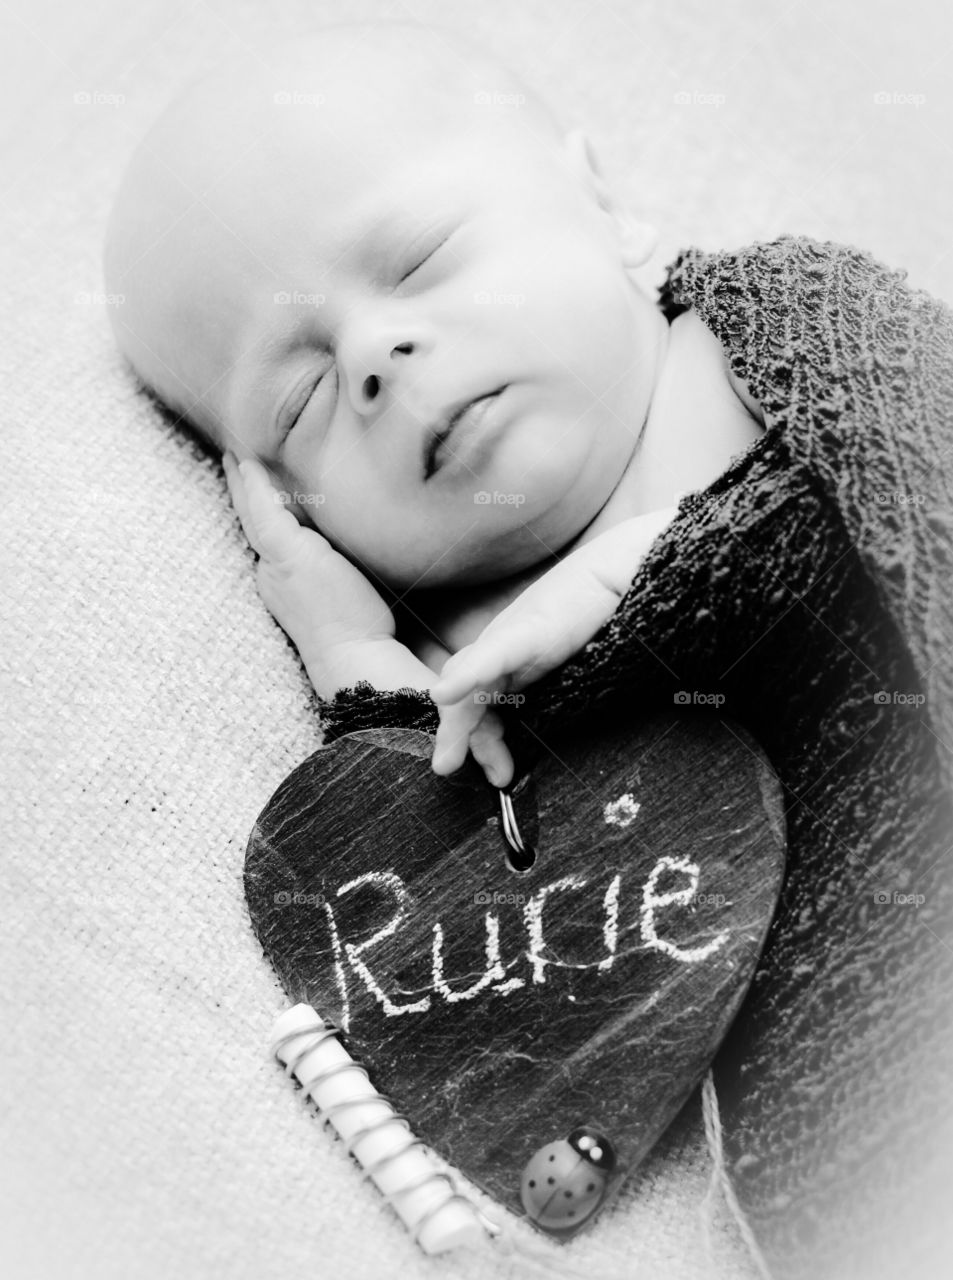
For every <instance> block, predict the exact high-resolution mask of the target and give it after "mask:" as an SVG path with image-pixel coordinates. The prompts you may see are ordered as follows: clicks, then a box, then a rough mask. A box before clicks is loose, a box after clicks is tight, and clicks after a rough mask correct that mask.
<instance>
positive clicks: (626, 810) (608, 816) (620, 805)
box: [602, 791, 642, 827]
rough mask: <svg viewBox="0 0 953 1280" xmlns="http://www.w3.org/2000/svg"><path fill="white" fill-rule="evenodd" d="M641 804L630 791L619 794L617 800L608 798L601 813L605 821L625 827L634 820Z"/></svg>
mask: <svg viewBox="0 0 953 1280" xmlns="http://www.w3.org/2000/svg"><path fill="white" fill-rule="evenodd" d="M641 808H642V805H641V804H640V803H639V801H638V800H636V798H635V796H634V795H633V794H632V792H631V791H627V792H626V793H625V795H623V796H619V798H618V800H610V801H609V803H608V804H607V805H606V807H605V808H604V809H603V811H602V814H603V817H604V818H605V820H606V822H608V823H609V824H610V825H611V826H615V827H627V826H628V825H629V823H630V822H634V821H635V818H636V817H637V816H638V812H639V810H640V809H641Z"/></svg>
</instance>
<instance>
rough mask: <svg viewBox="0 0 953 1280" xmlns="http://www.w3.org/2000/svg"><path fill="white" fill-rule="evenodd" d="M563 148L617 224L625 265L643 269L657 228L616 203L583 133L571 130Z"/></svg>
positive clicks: (593, 193) (651, 250)
mask: <svg viewBox="0 0 953 1280" xmlns="http://www.w3.org/2000/svg"><path fill="white" fill-rule="evenodd" d="M563 146H564V148H565V152H566V159H567V161H568V163H569V167H570V169H571V170H572V172H573V173H574V174H575V175H576V177H577V178H578V179H579V181H580V182H581V183H582V184H583V186H584V187H585V188H586V190H588V191H589V192H591V194H592V195H593V196H594V197H595V199H596V202H597V203H598V205H599V208H600V209H603V210H605V212H606V213H607V214H608V215H609V217H610V218H611V219H612V220H613V221H614V222H615V224H616V227H617V229H618V232H619V242H620V249H621V258H622V264H623V266H626V267H641V266H643V265H644V264H645V263H646V262H648V260H649V258H651V256H652V254H653V253H654V252H655V246H656V244H657V243H658V232H657V231H656V229H655V227H653V226H652V225H651V223H648V222H642V221H640V220H639V219H638V218H636V217H635V216H634V215H633V214H632V213H630V212H629V210H628V209H626V208H624V207H623V206H622V205H620V204H619V202H618V201H617V200H616V198H615V195H614V194H613V192H612V189H611V188H610V186H609V184H608V183H607V182H606V179H605V176H604V174H603V172H602V167H601V165H600V164H599V160H598V158H597V156H596V153H595V150H594V149H593V146H592V143H591V142H590V141H589V138H588V137H587V135H586V133H585V132H584V130H582V129H571V130H570V131H569V133H567V134H566V136H565V138H564V139H563Z"/></svg>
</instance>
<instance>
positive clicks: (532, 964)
mask: <svg viewBox="0 0 953 1280" xmlns="http://www.w3.org/2000/svg"><path fill="white" fill-rule="evenodd" d="M664 875H668V876H673V875H677V876H684V877H686V880H687V882H686V883H685V884H684V885H683V886H682V887H680V888H674V889H668V890H666V891H664V892H662V891H661V890H660V880H661V878H662V877H663V876H664ZM699 876H700V869H699V867H698V866H697V865H696V864H695V863H694V862H691V861H690V860H689V859H688V858H670V857H663V858H660V859H659V861H658V862H657V863H656V865H655V866H654V867H653V869H652V871H651V873H650V874H649V876H648V879H647V880H646V881H645V884H644V885H643V887H642V895H641V904H640V908H639V916H638V921H639V923H638V929H639V933H640V936H641V940H642V944H643V945H644V946H645V947H646V948H647V949H650V950H656V951H661V952H664V953H665V954H666V955H668V956H670V957H671V958H672V959H673V960H676V961H678V962H679V963H680V964H698V963H699V962H700V961H702V960H707V959H708V958H709V957H710V956H712V955H713V954H714V953H715V952H716V951H718V950H719V948H721V947H722V946H724V944H725V942H727V940H728V937H729V934H728V931H727V930H722V931H721V932H720V933H718V934H716V935H715V937H713V938H711V939H710V940H709V941H708V942H706V943H704V944H703V945H702V946H697V947H680V946H679V945H678V944H677V943H675V942H673V941H672V940H670V939H669V938H665V937H662V936H660V934H659V923H658V913H659V912H660V911H662V910H663V909H664V908H666V907H672V906H687V905H689V904H690V903H692V902H693V901H695V900H696V899H697V893H696V890H697V888H698V880H699ZM588 884H589V881H587V880H586V879H585V878H584V877H582V876H580V875H569V876H563V877H562V878H561V879H559V880H555V881H553V882H552V883H551V884H548V885H544V886H543V887H542V888H540V889H538V890H537V891H536V893H534V894H533V895H532V897H531V898H530V899H529V901H528V902H526V904H525V905H524V907H523V911H522V916H523V927H524V929H525V932H526V947H525V949H524V950H523V951H521V952H520V953H519V955H520V956H521V957H522V958H523V959H524V960H525V961H526V962H527V964H528V966H529V976H530V979H531V981H532V982H533V983H535V984H543V983H545V982H546V973H547V969H548V968H549V967H550V966H555V967H557V968H559V969H576V970H587V969H594V970H596V971H597V972H599V973H605V972H607V971H608V970H610V969H611V968H612V967H613V965H614V963H615V960H616V953H617V947H618V941H619V903H620V896H621V891H622V872H618V873H617V874H616V875H615V876H613V878H612V880H611V881H610V883H609V885H608V887H607V889H606V890H605V893H604V895H603V898H602V918H603V923H602V945H603V949H604V954H603V955H602V956H600V958H599V959H598V960H592V961H586V962H576V963H572V962H569V961H567V960H564V959H557V958H556V957H554V956H552V955H550V954H547V947H546V940H545V936H544V928H543V916H544V910H552V909H554V906H553V905H552V904H550V900H551V899H553V898H555V897H557V896H562V895H576V894H579V893H580V892H581V891H582V890H584V889H586V887H587V886H588ZM362 887H364V888H366V887H370V888H372V889H374V890H377V891H378V892H379V893H382V894H384V895H386V896H387V897H388V898H390V899H391V900H392V901H393V904H394V908H395V910H394V913H393V915H391V917H390V919H388V920H387V922H386V924H384V925H382V926H381V927H380V928H379V929H377V930H376V931H375V932H374V933H372V934H371V935H370V936H369V937H367V938H364V939H363V940H362V941H360V942H350V941H345V942H343V944H342V940H341V933H340V929H339V926H338V922H337V919H336V917H335V912H334V908H333V906H332V904H331V895H330V894H327V893H326V894H324V895H323V898H322V902H321V907H322V909H323V910H324V912H325V915H326V916H327V919H328V925H329V930H330V937H331V949H332V953H333V956H334V971H335V979H336V982H337V986H338V989H339V991H340V993H341V1003H342V1009H343V1017H342V1025H343V1028H344V1030H345V1031H346V1030H348V1026H349V1022H350V1016H351V1005H350V999H349V992H348V983H347V973H346V969H349V970H350V972H351V974H352V975H353V977H354V978H356V979H357V980H358V981H359V982H360V983H361V985H362V986H363V987H364V988H365V990H366V991H367V992H368V993H369V994H370V995H371V996H372V997H373V998H374V1000H375V1001H376V1002H377V1003H378V1004H379V1005H380V1006H381V1009H382V1011H383V1013H384V1015H385V1016H386V1017H388V1018H393V1017H398V1016H400V1015H402V1014H407V1013H425V1012H426V1011H427V1010H428V1009H429V1008H430V1007H431V1001H432V998H434V997H438V998H440V999H441V1000H444V1001H446V1002H447V1003H448V1004H456V1003H458V1002H460V1001H466V1000H474V999H476V998H477V997H478V996H480V995H482V994H484V993H491V994H496V995H505V994H506V993H507V992H510V991H515V990H518V989H519V988H520V987H522V986H524V985H525V982H526V980H525V979H524V978H520V977H516V976H509V977H508V976H507V968H506V965H505V964H504V962H503V958H502V953H501V948H500V919H499V916H498V915H495V914H494V913H493V912H491V911H487V912H486V914H485V916H484V930H485V944H484V956H485V963H484V968H483V972H482V974H480V976H479V977H478V978H477V979H476V981H475V982H471V983H470V985H468V986H454V985H453V984H452V983H451V982H450V981H449V980H448V978H447V975H446V973H445V962H444V945H445V940H444V928H443V925H442V923H441V922H440V921H436V922H435V923H434V925H433V929H432V938H433V945H432V952H431V954H432V965H431V974H430V993H429V994H427V995H424V996H422V997H421V998H420V999H417V1000H411V1001H408V1002H405V1003H398V1002H397V1001H396V999H395V998H394V997H393V994H389V993H388V992H387V991H386V990H385V982H384V980H382V979H379V978H378V977H377V976H376V975H375V973H374V971H373V970H372V968H371V966H370V963H369V960H368V953H369V952H372V951H373V950H374V948H375V947H378V946H379V945H380V944H381V943H383V942H385V941H386V939H388V938H392V937H393V936H394V935H395V934H396V933H397V931H398V930H399V929H400V928H401V926H402V925H404V924H405V923H406V922H407V920H408V919H409V918H410V913H411V911H412V909H413V908H414V907H415V905H417V904H415V902H414V900H413V898H412V896H411V894H410V892H409V890H408V889H407V886H406V885H405V884H404V882H403V880H402V879H401V878H400V876H398V875H396V874H395V873H394V872H392V871H368V872H366V873H365V874H364V875H362V876H357V877H355V878H354V879H353V880H348V881H347V883H345V884H342V885H341V886H340V887H339V888H338V890H337V893H336V895H335V896H336V897H337V898H343V897H345V896H346V895H348V894H350V893H353V892H354V891H355V890H357V889H359V888H362ZM547 904H549V905H547Z"/></svg>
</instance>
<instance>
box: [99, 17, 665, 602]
mask: <svg viewBox="0 0 953 1280" xmlns="http://www.w3.org/2000/svg"><path fill="white" fill-rule="evenodd" d="M651 247H652V246H651V237H650V233H649V231H648V229H647V228H644V227H642V226H641V225H640V224H638V223H636V222H635V221H634V220H633V219H631V218H628V217H627V216H625V215H624V214H622V213H621V212H620V211H619V210H618V209H617V208H616V206H615V204H614V202H613V200H612V199H611V197H610V195H609V193H608V191H607V189H606V187H605V184H604V182H603V180H602V178H601V177H600V175H599V173H598V171H597V170H596V169H595V168H594V165H593V161H592V157H591V153H590V151H589V147H588V144H587V142H586V140H585V138H584V136H583V135H582V134H581V133H579V132H577V131H574V132H570V133H568V134H566V133H563V132H562V131H561V130H560V129H559V127H558V126H557V124H556V122H555V121H554V120H553V118H552V117H551V115H550V114H549V112H548V111H547V110H546V108H545V107H544V106H543V105H542V104H541V103H540V102H539V101H538V100H537V99H536V97H535V96H534V95H533V93H532V92H531V91H530V90H529V89H528V88H527V87H526V86H525V85H523V84H522V83H521V82H520V81H519V80H518V79H517V77H515V76H514V75H513V74H512V73H510V72H508V71H506V70H505V69H503V68H501V67H500V66H499V65H498V64H497V63H496V62H495V61H494V60H493V59H492V57H490V56H489V55H488V54H486V53H484V52H483V51H480V50H477V49H474V48H473V47H472V46H470V45H468V44H465V43H464V42H462V41H461V40H460V39H459V38H457V37H455V36H452V35H450V34H448V33H446V32H435V31H433V30H431V29H429V28H419V27H416V26H412V25H402V24H383V25H379V26H371V27H369V26H351V25H348V26H341V27H334V28H328V29H325V30H323V31H317V32H314V33H312V34H311V35H309V36H307V37H306V38H301V39H296V40H295V41H294V42H286V43H284V44H279V45H276V46H274V47H272V48H269V49H265V50H262V51H261V56H259V57H255V58H249V59H247V60H244V61H242V62H232V63H229V64H226V65H225V66H223V67H222V68H220V69H219V70H218V71H216V72H214V73H213V74H211V75H210V76H207V77H205V78H203V79H202V80H201V81H199V82H197V83H196V84H193V85H192V86H190V87H189V88H188V89H187V90H186V91H185V92H184V93H183V94H181V95H180V96H179V97H178V98H177V99H176V100H175V101H174V102H173V103H172V105H171V106H170V107H169V108H168V109H167V110H166V112H165V113H164V114H163V115H162V117H161V118H160V119H159V120H158V121H157V123H156V124H155V125H154V126H153V128H152V129H151V131H150V132H149V133H148V134H147V136H146V137H145V139H144V140H143V142H142V143H141V144H140V146H139V148H138V150H137V152H136V154H135V155H134V157H133V159H132V162H131V163H130V166H129V168H128V170H127V173H126V175H125V177H124V180H123V183H122V186H121V188H120V192H119V195H118V198H117V201H116V205H115V208H114V210H113V214H112V218H111V220H110V225H109V230H108V234H107V243H106V251H105V273H106V277H107V287H108V288H109V289H110V290H113V289H115V290H117V291H120V292H122V293H123V294H124V295H125V297H126V305H125V306H124V307H123V308H122V314H121V315H118V314H117V315H116V316H115V317H114V318H113V324H114V328H115V332H116V337H117V340H118V342H119V345H120V347H121V348H122V350H123V351H124V352H125V353H126V355H127V356H128V358H129V359H130V361H131V363H132V364H133V366H134V367H135V369H136V371H137V372H138V374H139V376H140V377H141V378H142V380H143V381H144V382H145V383H146V385H147V386H149V387H150V388H151V389H152V390H153V391H154V392H155V393H156V394H157V395H158V396H159V397H160V398H161V399H162V400H163V401H165V402H166V403H167V404H168V405H170V407H172V408H173V409H174V410H175V411H176V412H177V413H179V414H181V415H182V416H183V417H185V418H186V419H187V420H188V421H189V422H190V423H191V424H192V425H193V426H194V427H195V428H197V429H198V430H199V431H200V432H201V433H202V434H203V435H205V436H206V437H207V438H208V439H209V440H210V441H211V442H212V443H213V444H214V445H215V446H216V447H217V448H219V449H222V450H224V449H231V450H232V452H234V453H235V455H236V456H237V457H238V458H239V459H241V458H242V457H247V456H249V455H254V456H256V457H258V458H259V459H260V460H261V461H262V462H264V463H265V465H266V466H267V467H268V468H269V469H270V471H271V473H272V475H273V477H274V479H275V481H276V483H277V484H278V485H279V487H281V488H283V489H286V490H288V491H290V492H291V493H292V494H297V495H298V498H297V511H298V514H299V517H300V518H303V519H305V520H309V521H311V522H312V523H313V524H314V525H315V527H316V528H318V529H319V530H320V532H321V533H323V534H324V535H325V536H326V537H327V538H329V539H330V540H331V541H332V542H333V543H334V545H335V546H337V547H338V549H339V550H341V551H342V552H343V553H344V554H345V555H347V556H348V558H349V559H351V560H352V561H354V562H355V563H357V564H358V565H360V566H362V567H364V568H365V569H366V570H369V571H370V572H371V573H373V574H374V575H376V576H377V577H379V578H380V579H382V580H383V581H384V582H386V583H388V584H389V585H392V586H393V587H395V588H398V589H409V588H410V587H413V586H418V587H424V586H438V585H443V584H447V583H477V582H483V581H488V580H490V579H496V578H503V577H506V576H508V575H509V574H511V573H515V572H517V571H518V570H520V569H523V568H525V567H527V566H529V565H531V564H536V563H538V562H540V561H541V560H544V559H545V558H546V557H548V556H549V555H551V554H553V553H554V552H556V551H558V550H559V549H560V548H561V547H562V546H565V545H566V544H567V543H568V542H569V541H571V539H572V538H574V537H575V536H576V535H577V534H578V533H579V532H580V531H581V530H582V529H583V528H584V527H585V526H586V525H587V524H589V523H590V521H591V520H592V519H593V518H594V517H595V515H596V514H597V512H598V511H599V509H600V508H601V507H602V506H603V505H604V503H605V502H606V500H607V499H608V497H609V495H610V493H611V492H612V490H613V488H614V487H615V485H616V484H617V483H618V481H619V479H620V477H621V475H622V473H623V471H624V470H625V467H626V465H627V463H628V462H629V460H630V458H631V456H632V453H633V450H634V448H635V444H636V441H637V438H638V433H639V430H640V428H641V426H642V422H643V419H644V415H645V412H646V410H647V407H648V403H649V399H650V395H651V388H652V383H653V378H654V372H655V366H656V359H657V352H658V349H659V342H660V326H662V325H663V324H664V322H663V321H662V319H661V315H660V313H659V312H658V311H657V309H656V308H655V307H654V305H653V304H652V303H651V302H650V301H649V300H648V299H647V298H646V297H645V295H644V294H643V293H642V292H641V291H640V290H639V289H638V288H637V287H636V286H635V285H634V283H633V282H632V279H631V276H630V271H631V269H632V268H634V267H636V266H639V265H641V263H642V262H644V261H645V260H646V258H647V257H648V254H649V253H650V251H651ZM491 393H498V394H496V395H495V396H494V398H493V399H490V400H487V401H486V402H485V403H484V404H481V405H477V406H475V407H474V409H473V410H472V411H470V412H468V413H466V414H464V415H463V416H462V417H461V418H460V420H459V422H458V423H454V428H455V429H454V431H453V434H452V435H451V436H450V437H449V439H448V440H447V441H446V443H444V444H441V445H439V447H438V449H437V450H436V453H434V448H433V445H434V440H435V435H436V433H441V432H444V431H445V430H446V428H447V426H448V425H449V423H450V420H451V418H452V415H454V413H455V411H457V410H458V409H460V408H461V407H462V406H463V405H466V404H467V403H469V402H470V401H473V400H474V399H476V398H480V397H485V396H489V395H490V394H491Z"/></svg>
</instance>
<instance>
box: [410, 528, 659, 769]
mask: <svg viewBox="0 0 953 1280" xmlns="http://www.w3.org/2000/svg"><path fill="white" fill-rule="evenodd" d="M677 512H678V508H677V507H665V508H663V509H661V510H659V511H652V512H650V513H648V514H647V515H643V516H636V517H634V518H633V519H631V520H623V521H622V522H621V523H620V524H617V525H615V526H614V527H613V528H611V529H607V530H606V532H605V533H602V534H600V535H599V536H598V537H597V538H593V540H592V541H591V542H587V543H585V544H584V545H583V546H581V547H579V548H577V550H575V551H573V552H570V554H569V555H568V556H566V558H565V559H564V560H561V561H560V562H559V563H558V564H557V565H555V566H554V568H552V569H550V570H549V571H548V572H547V573H545V574H543V576H542V577H541V578H538V579H537V580H536V581H535V582H534V583H532V584H531V585H530V586H529V587H527V588H526V590H525V591H524V592H523V593H522V594H521V595H520V596H518V597H517V599H516V600H514V601H513V602H512V604H509V605H507V607H506V608H505V609H503V610H502V612H500V613H499V614H497V616H496V617H495V618H494V619H493V620H492V622H490V623H489V624H488V625H487V626H486V627H485V628H484V630H483V631H482V632H481V634H480V636H479V637H478V638H477V639H476V640H475V641H474V643H473V644H470V645H467V646H465V647H464V648H463V649H460V650H459V651H458V652H457V653H455V654H454V655H453V657H452V658H449V659H448V660H447V662H446V663H445V664H444V667H443V670H442V672H441V676H440V679H439V680H438V681H436V682H435V683H434V684H433V685H432V686H431V688H430V694H431V697H432V698H433V700H434V702H436V703H437V704H438V705H439V706H440V727H439V729H438V731H437V741H436V745H435V747H434V754H433V762H432V763H433V769H434V772H435V773H441V774H445V773H453V772H454V770H456V769H458V768H460V766H461V765H462V764H463V762H464V760H465V759H466V754H467V749H468V747H469V748H470V749H471V750H472V749H473V742H472V735H473V734H474V733H477V732H478V731H479V730H480V724H481V720H482V718H483V717H484V716H486V715H488V714H490V712H489V710H488V708H489V705H490V704H491V703H492V700H493V697H494V696H495V695H496V694H500V693H503V694H508V693H512V692H513V691H515V690H519V689H524V688H525V687H526V686H527V685H529V684H532V683H533V682H534V681H535V680H539V679H540V678H541V677H542V676H544V675H546V673H547V672H549V671H552V670H553V669H554V668H556V667H558V666H559V665H560V664H561V663H563V662H565V660H566V659H567V658H568V657H570V656H571V655H572V654H574V653H577V652H578V651H579V650H580V649H581V648H582V647H583V645H585V644H586V642H587V641H588V640H590V639H591V638H592V636H594V635H595V633H596V632H597V631H598V630H599V628H600V627H601V626H602V625H603V623H604V622H606V621H607V620H608V619H609V618H610V617H611V616H612V614H613V613H614V612H615V610H616V609H617V608H618V605H619V603H620V601H621V600H622V598H623V596H624V595H625V594H626V592H627V591H628V589H629V587H630V586H631V583H632V579H633V578H634V577H635V574H636V572H637V571H638V569H639V566H640V565H641V564H642V561H643V560H644V559H645V556H646V554H647V553H648V550H649V548H650V547H651V546H652V544H653V543H654V542H655V540H656V539H657V538H658V537H659V535H660V534H661V533H663V532H664V530H665V529H667V528H668V526H669V525H670V524H671V523H672V520H673V519H674V518H675V516H676V514H677ZM477 690H480V691H482V693H481V696H480V697H475V696H474V695H475V693H476V691H477ZM474 755H476V752H475V751H474ZM511 779H512V768H510V770H509V772H507V774H506V776H505V778H504V780H503V785H507V784H508V783H509V782H510V781H511ZM498 785H499V784H498Z"/></svg>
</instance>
